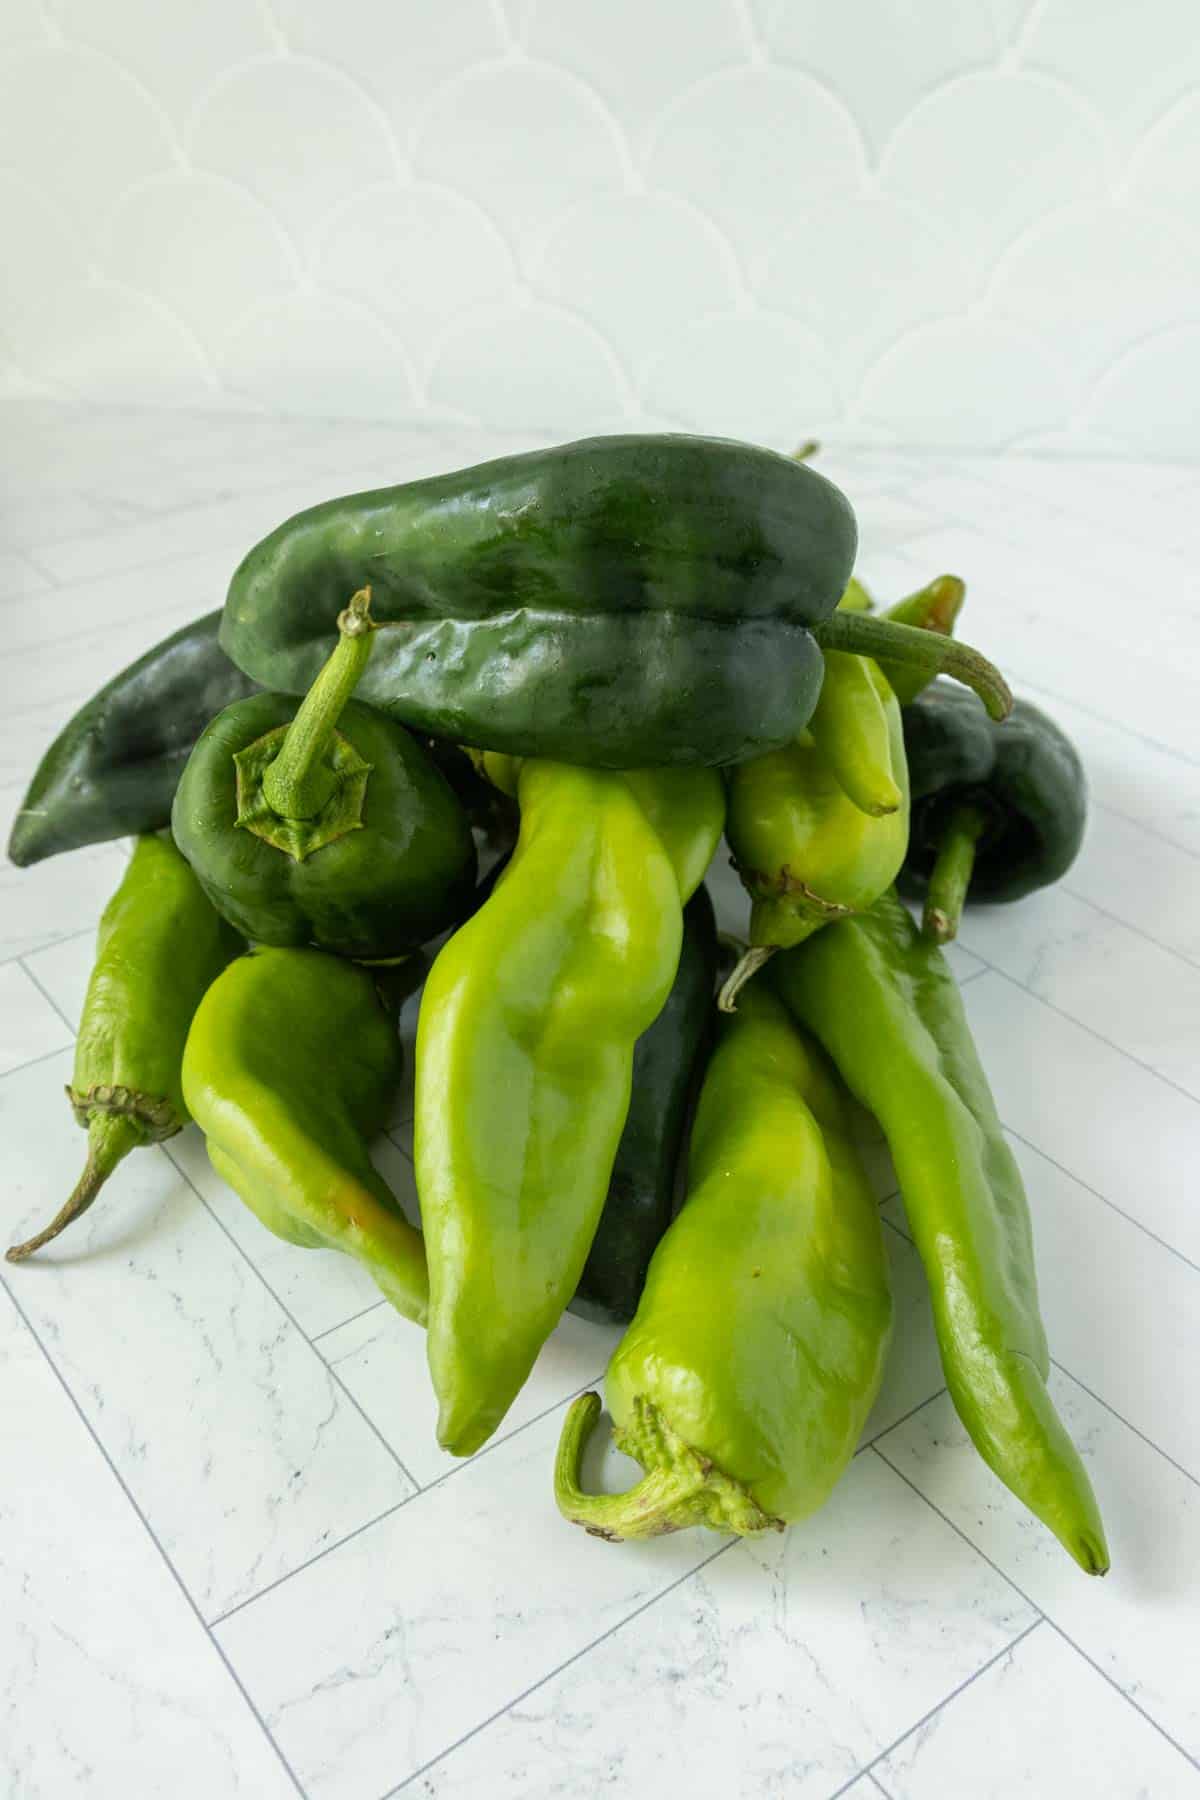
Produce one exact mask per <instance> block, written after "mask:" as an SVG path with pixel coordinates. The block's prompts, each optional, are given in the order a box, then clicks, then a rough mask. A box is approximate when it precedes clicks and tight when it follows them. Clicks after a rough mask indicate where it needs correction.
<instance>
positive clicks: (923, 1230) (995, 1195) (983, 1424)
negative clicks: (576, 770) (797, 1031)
mask: <svg viewBox="0 0 1200 1800" xmlns="http://www.w3.org/2000/svg"><path fill="white" fill-rule="evenodd" d="M770 979H771V981H772V982H773V984H774V986H775V988H776V989H777V991H778V992H779V993H780V994H781V995H782V997H783V999H784V1001H785V1003H786V1004H787V1006H788V1008H789V1010H790V1011H791V1012H792V1014H793V1015H794V1017H795V1018H797V1019H798V1020H799V1021H800V1023H801V1024H803V1025H805V1026H807V1027H808V1028H809V1029H810V1030H811V1031H812V1032H813V1033H814V1034H815V1035H816V1036H817V1037H818V1038H819V1039H820V1040H821V1042H822V1043H823V1044H824V1046H825V1048H826V1050H827V1051H828V1052H829V1054H830V1055H831V1056H832V1058H833V1060H834V1062H835V1063H836V1065H837V1068H838V1070H839V1073H840V1074H841V1076H842V1078H843V1079H844V1081H845V1082H846V1084H847V1086H848V1087H849V1088H850V1090H851V1092H852V1093H853V1094H854V1095H855V1097H856V1098H857V1099H858V1100H860V1101H861V1102H862V1104H863V1105H864V1106H866V1107H868V1108H869V1109H870V1111H872V1112H873V1113H874V1114H875V1116H876V1117H877V1119H878V1120H879V1123H880V1125H881V1126H882V1128H883V1131H884V1134H885V1136H886V1138H887V1141H888V1147H889V1149H890V1150H891V1153H892V1159H893V1161H894V1163H895V1166H896V1174H897V1175H898V1177H899V1180H900V1186H901V1190H902V1192H903V1194H904V1201H905V1206H906V1207H907V1210H908V1218H909V1223H910V1225H911V1226H912V1232H913V1237H914V1239H915V1241H916V1245H917V1250H918V1251H919V1253H920V1257H921V1261H922V1262H923V1264H924V1265H925V1274H926V1276H927V1278H928V1281H929V1297H930V1301H931V1303H932V1306H933V1319H934V1327H935V1329H936V1332H937V1339H938V1346H939V1348H940V1350H941V1355H942V1367H943V1369H944V1370H945V1374H946V1383H947V1386H948V1387H949V1389H950V1395H951V1398H952V1399H953V1401H954V1404H955V1406H956V1408H957V1409H958V1413H959V1416H960V1418H961V1419H962V1421H963V1424H964V1425H965V1426H966V1428H967V1430H968V1432H969V1433H970V1435H971V1438H972V1440H973V1441H974V1443H975V1446H976V1448H977V1449H978V1451H979V1453H980V1455H981V1456H982V1457H983V1458H984V1460H985V1462H987V1463H988V1465H989V1466H990V1467H991V1468H992V1469H993V1470H994V1471H995V1473H996V1474H997V1475H998V1476H999V1477H1000V1479H1001V1481H1003V1482H1004V1483H1005V1484H1006V1485H1007V1486H1008V1487H1010V1488H1011V1489H1012V1491H1013V1493H1014V1494H1016V1495H1017V1497H1018V1498H1019V1499H1020V1500H1022V1501H1023V1502H1024V1504H1025V1505H1026V1506H1027V1507H1028V1508H1029V1510H1030V1511H1031V1512H1032V1513H1033V1514H1035V1516H1036V1517H1037V1518H1039V1519H1041V1520H1042V1521H1043V1522H1044V1523H1045V1524H1047V1525H1048V1526H1049V1527H1050V1529H1051V1531H1053V1532H1054V1533H1055V1535H1056V1536H1057V1537H1058V1538H1059V1540H1060V1541H1061V1542H1062V1543H1063V1544H1064V1545H1065V1547H1066V1548H1067V1549H1068V1550H1069V1551H1070V1553H1071V1555H1072V1556H1073V1557H1074V1558H1075V1560H1076V1562H1078V1563H1079V1565H1080V1567H1081V1568H1083V1569H1085V1570H1086V1571H1087V1573H1088V1574H1090V1575H1103V1574H1104V1573H1105V1571H1106V1570H1107V1568H1108V1562H1109V1558H1108V1547H1107V1545H1106V1544H1105V1541H1104V1527H1103V1525H1102V1523H1101V1520H1100V1513H1099V1509H1098V1508H1097V1505H1096V1499H1095V1495H1094V1494H1093V1492H1092V1487H1091V1483H1090V1482H1089V1480H1088V1478H1087V1474H1086V1472H1085V1470H1084V1467H1083V1464H1082V1463H1081V1462H1080V1460H1079V1456H1078V1453H1077V1452H1076V1450H1075V1446H1074V1445H1073V1444H1072V1442H1071V1440H1070V1438H1069V1436H1068V1435H1067V1432H1066V1430H1065V1428H1064V1426H1063V1424H1062V1421H1061V1420H1060V1419H1059V1417H1058V1414H1057V1413H1056V1412H1055V1410H1054V1406H1053V1403H1052V1402H1051V1399H1050V1396H1049V1394H1048V1393H1047V1391H1046V1377H1047V1374H1048V1371H1049V1357H1048V1353H1047V1349H1046V1334H1045V1331H1044V1329H1043V1327H1042V1321H1041V1316H1040V1314H1039V1312H1038V1300H1037V1278H1036V1275H1035V1272H1034V1262H1033V1238H1032V1232H1031V1228H1030V1221H1029V1207H1028V1204H1027V1202H1026V1199H1025V1190H1024V1187H1023V1186H1022V1182H1021V1174H1020V1170H1019V1169H1018V1168H1017V1164H1016V1161H1015V1159H1014V1157H1013V1154H1012V1152H1011V1150H1010V1149H1009V1147H1008V1144H1007V1142H1006V1140H1005V1137H1004V1133H1003V1130H1002V1128H1001V1125H1000V1121H999V1119H998V1118H997V1116H996V1107H995V1102H994V1101H993V1099H992V1094H991V1090H990V1088H989V1087H988V1084H987V1077H986V1076H985V1075H984V1073H983V1070H982V1068H981V1067H980V1064H979V1058H978V1056H977V1054H976V1051H975V1046H974V1044H973V1043H972V1041H971V1034H970V1031H969V1028H968V1026H967V1021H966V1015H965V1013H964V1012H963V1005H962V1000H961V998H960V997H959V992H958V988H957V986H956V984H955V981H954V977H953V975H952V974H951V972H950V968H949V965H948V964H947V962H946V960H945V958H944V957H943V955H942V953H941V951H940V950H939V949H938V947H937V945H936V944H933V943H930V942H929V941H928V940H927V939H925V938H923V937H922V936H921V934H920V932H918V930H917V929H916V927H915V925H914V924H913V923H912V921H911V919H910V918H909V916H908V914H907V912H906V911H905V910H904V907H903V906H902V905H901V903H900V901H899V900H898V899H897V898H896V896H895V894H894V893H890V894H885V895H884V896H883V898H882V899H881V900H879V901H878V902H877V903H876V904H875V906H873V907H872V908H871V910H870V912H867V913H863V914H862V915H861V916H859V917H858V918H855V919H848V920H846V921H844V922H843V923H842V924H840V925H838V926H837V928H836V929H835V930H833V931H823V932H821V933H819V934H818V935H817V936H816V937H814V938H810V939H809V941H808V943H806V944H804V945H802V946H801V947H800V948H799V949H797V950H789V951H786V952H785V953H784V954H783V955H782V956H777V957H776V958H775V959H774V961H773V962H772V964H771V966H770Z"/></svg>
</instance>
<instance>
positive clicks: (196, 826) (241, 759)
mask: <svg viewBox="0 0 1200 1800" xmlns="http://www.w3.org/2000/svg"><path fill="white" fill-rule="evenodd" d="M338 631H339V640H338V645H337V648H336V649H335V650H334V652H333V654H332V656H330V658H329V660H328V662H327V663H326V665H325V667H324V668H323V670H322V671H321V673H320V675H319V676H318V677H317V680H316V681H315V682H314V684H313V686H312V688H311V690H310V691H309V694H308V696H307V698H306V699H305V701H304V703H303V705H302V706H301V707H300V709H299V711H298V712H297V711H296V709H295V706H294V704H293V702H292V701H290V700H289V699H287V698H286V696H284V695H282V694H256V695H254V696H253V697H252V698H250V699H248V700H241V701H239V702H238V703H237V704H236V705H235V706H230V707H226V709H225V711H224V712H222V713H220V714H219V715H218V717H217V718H215V719H214V720H213V721H212V723H211V725H209V726H208V728H207V730H206V731H205V732H204V734H203V736H202V737H201V738H200V741H199V743H198V744H197V745H196V748H195V749H194V750H193V752H192V754H191V756H190V758H189V759H188V764H187V767H186V768H185V769H184V772H183V775H182V778H181V779H180V783H179V788H178V791H177V792H176V795H175V805H174V809H173V812H172V823H173V828H174V832H175V839H176V842H177V843H178V845H179V847H180V849H181V850H182V851H183V853H184V855H185V856H186V857H187V859H188V861H189V862H190V863H191V865H192V867H193V869H194V870H195V871H196V874H197V876H198V877H199V879H200V881H201V883H202V884H203V886H204V888H205V890H206V892H207V893H208V894H209V896H210V898H211V899H212V902H213V904H214V906H216V907H217V908H218V909H219V910H220V912H221V913H222V914H223V915H224V916H225V918H227V919H228V920H229V921H230V923H231V924H233V925H236V926H237V928H238V930H239V931H241V932H242V933H243V935H244V936H246V937H248V938H250V939H252V940H253V941H254V942H256V943H262V944H273V945H277V946H287V945H299V944H307V943H314V944H317V945H320V946H322V947H323V948H325V949H327V950H335V951H338V952H340V953H341V954H342V955H344V956H353V957H363V958H373V957H385V956H394V955H400V954H403V953H404V952H406V951H408V950H411V949H413V948H415V946H416V945H418V944H421V943H423V942H425V941H426V940H427V939H428V938H431V937H435V936H436V935H437V934H438V932H440V931H443V930H444V929H445V928H446V926H447V925H450V924H452V923H453V922H454V920H455V919H456V918H458V917H459V916H460V915H461V913H462V911H463V910H464V908H465V907H466V905H467V904H468V902H469V899H470V894H471V888H472V884H473V881H474V876H475V845H474V841H473V839H472V837H471V830H470V826H469V825H468V823H467V819H466V815H465V814H464V813H463V810H462V808H461V807H460V806H459V804H458V802H457V800H456V799H455V798H454V795H453V793H452V792H451V790H450V788H449V786H448V784H447V783H446V781H445V780H444V778H443V777H442V776H441V775H440V774H439V773H438V771H437V770H436V769H435V768H434V767H433V765H432V763H431V762H430V761H429V759H428V758H427V757H426V756H425V754H424V752H423V751H422V750H421V748H420V746H419V745H418V744H417V743H416V742H415V740H414V739H413V738H412V737H411V736H410V735H409V733H408V732H406V731H405V730H404V728H403V726H401V725H397V724H396V723H395V721H394V720H391V719H384V718H381V717H380V716H379V715H378V714H377V713H375V712H373V711H371V709H370V708H369V707H365V706H360V705H357V704H356V703H355V702H354V701H353V700H351V699H350V697H349V696H350V694H351V693H352V692H353V691H354V689H355V687H356V686H357V684H358V682H359V680H360V678H361V676H362V672H363V669H364V668H365V667H366V666H367V662H368V658H369V656H370V652H371V645H372V642H373V637H374V633H373V630H372V625H371V618H370V596H369V594H368V593H367V591H366V590H364V591H363V592H361V593H359V594H356V595H355V596H354V598H353V600H352V601H351V602H350V605H349V606H348V607H347V608H346V610H345V611H344V612H343V613H342V614H341V615H340V617H339V620H338ZM293 715H294V716H293Z"/></svg>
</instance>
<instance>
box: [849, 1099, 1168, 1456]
mask: <svg viewBox="0 0 1200 1800" xmlns="http://www.w3.org/2000/svg"><path fill="white" fill-rule="evenodd" d="M1014 1135H1016V1134H1014ZM1021 1141H1022V1143H1024V1141H1025V1140H1024V1139H1023V1138H1022V1140H1021ZM1034 1148H1035V1149H1036V1145H1035V1146H1034ZM1047 1160H1048V1161H1049V1160H1052V1159H1050V1158H1048V1159H1047ZM1060 1166H1061V1165H1059V1164H1057V1163H1056V1164H1055V1167H1056V1168H1058V1167H1060ZM1064 1173H1066V1174H1068V1175H1069V1174H1070V1170H1069V1169H1068V1170H1065V1171H1064ZM1072 1179H1076V1178H1075V1177H1072ZM1082 1185H1084V1186H1086V1185H1087V1184H1086V1183H1083V1184H1082ZM1088 1192H1089V1193H1092V1192H1094V1189H1091V1188H1089V1189H1088ZM1097 1197H1098V1198H1099V1199H1103V1198H1104V1196H1103V1195H1102V1194H1101V1195H1098V1196H1097ZM1110 1204H1111V1202H1109V1201H1105V1205H1110ZM1122 1217H1125V1215H1124V1214H1122ZM883 1223H884V1224H885V1225H887V1226H889V1227H890V1228H891V1230H893V1231H894V1232H895V1233H896V1234H897V1236H899V1237H902V1238H903V1239H904V1240H905V1242H906V1243H909V1244H912V1246H913V1248H914V1250H915V1249H916V1244H915V1242H914V1240H913V1239H912V1238H911V1237H910V1236H909V1234H908V1232H906V1231H904V1230H902V1229H901V1227H900V1226H899V1225H896V1224H893V1222H892V1220H891V1219H884V1221H883ZM1130 1223H1131V1224H1134V1225H1136V1223H1137V1220H1136V1219H1132V1220H1130ZM1147 1235H1149V1236H1153V1233H1148V1234H1147ZM1155 1242H1156V1243H1161V1242H1162V1239H1161V1238H1156V1239H1155ZM1164 1247H1165V1248H1166V1249H1168V1250H1169V1249H1170V1248H1171V1246H1170V1245H1169V1244H1167V1245H1165V1246H1164ZM1183 1260H1184V1261H1186V1260H1187V1259H1186V1258H1184V1259H1183ZM1191 1266H1192V1265H1190V1264H1189V1267H1191ZM1050 1361H1051V1362H1052V1363H1053V1365H1054V1367H1055V1368H1056V1369H1057V1370H1058V1371H1059V1373H1060V1374H1062V1375H1065V1376H1066V1377H1067V1380H1068V1381H1073V1382H1074V1383H1075V1386H1076V1387H1079V1388H1082V1389H1083V1391H1084V1393H1085V1394H1090V1395H1091V1397H1092V1399H1093V1400H1094V1401H1095V1402H1096V1404H1097V1406H1102V1407H1103V1408H1104V1410H1105V1412H1107V1413H1111V1414H1112V1417H1113V1418H1114V1419H1116V1420H1117V1422H1118V1423H1119V1424H1121V1425H1124V1427H1125V1429H1126V1430H1127V1431H1132V1433H1133V1435H1134V1437H1138V1438H1141V1440H1142V1442H1143V1444H1145V1445H1146V1448H1147V1449H1148V1450H1153V1451H1154V1453H1155V1455H1156V1456H1161V1457H1162V1459H1163V1461H1164V1462H1165V1463H1169V1464H1170V1465H1171V1467H1172V1468H1173V1469H1174V1470H1175V1472H1176V1473H1177V1474H1179V1475H1182V1476H1183V1478H1184V1480H1185V1481H1190V1482H1191V1484H1192V1486H1193V1487H1200V1475H1194V1474H1193V1473H1192V1471H1191V1470H1190V1469H1189V1468H1186V1467H1185V1466H1184V1464H1183V1463H1181V1462H1177V1461H1176V1459H1175V1458H1174V1457H1173V1456H1172V1455H1171V1453H1170V1451H1169V1450H1164V1449H1163V1447H1162V1445H1161V1444H1156V1443H1155V1441H1154V1439H1153V1438H1152V1437H1147V1435H1146V1433H1145V1432H1144V1431H1143V1430H1142V1429H1141V1428H1140V1426H1137V1425H1134V1424H1133V1423H1132V1421H1131V1420H1129V1419H1127V1418H1126V1417H1125V1415H1124V1413H1119V1412H1118V1411H1117V1409H1116V1407H1115V1406H1113V1404H1112V1403H1111V1401H1109V1400H1106V1399H1105V1398H1104V1396H1103V1395H1102V1394H1098V1393H1097V1392H1096V1390H1095V1389H1094V1388H1090V1387H1089V1386H1088V1384H1087V1382H1086V1381H1080V1379H1079V1377H1078V1375H1076V1374H1075V1372H1074V1370H1073V1369H1068V1367H1067V1365H1066V1363H1064V1362H1060V1361H1059V1359H1058V1357H1057V1356H1052V1357H1051V1358H1050ZM948 1391H949V1390H948V1389H947V1388H945V1387H942V1388H939V1389H938V1393H937V1394H931V1395H930V1397H929V1400H936V1399H937V1398H938V1396H939V1395H940V1394H945V1393H947V1392H948ZM929 1400H923V1401H922V1402H921V1406H928V1405H929ZM920 1410H921V1407H920V1406H915V1407H914V1408H913V1412H910V1413H905V1415H904V1418H903V1419H897V1420H896V1425H903V1424H904V1422H905V1419H911V1418H912V1416H913V1413H917V1412H920ZM895 1428H896V1426H894V1425H888V1426H886V1427H885V1428H884V1430H883V1431H881V1432H877V1433H876V1435H875V1437H873V1438H872V1439H871V1440H870V1441H871V1443H872V1444H875V1443H877V1442H878V1440H879V1438H881V1437H886V1436H887V1434H888V1432H889V1431H894V1430H895ZM860 1448H861V1449H865V1448H866V1446H865V1445H860ZM856 1454H857V1452H856Z"/></svg>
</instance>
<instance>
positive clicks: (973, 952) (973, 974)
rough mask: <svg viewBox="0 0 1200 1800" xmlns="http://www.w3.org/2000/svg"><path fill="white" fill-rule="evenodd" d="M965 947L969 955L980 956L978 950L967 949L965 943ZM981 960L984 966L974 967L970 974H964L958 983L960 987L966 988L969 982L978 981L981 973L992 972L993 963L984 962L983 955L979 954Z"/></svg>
mask: <svg viewBox="0 0 1200 1800" xmlns="http://www.w3.org/2000/svg"><path fill="white" fill-rule="evenodd" d="M963 949H964V950H966V951H967V955H968V956H979V952H978V950H967V946H966V945H965V944H964V945H963ZM979 961H980V964H981V965H982V966H981V967H980V968H978V969H972V970H971V973H970V974H969V975H964V976H963V977H962V978H961V980H960V981H959V983H958V985H959V987H960V988H965V987H966V985H967V983H968V982H970V981H978V980H979V977H980V976H981V975H987V974H988V973H989V972H990V970H991V967H992V965H991V963H990V962H984V960H983V958H982V956H979Z"/></svg>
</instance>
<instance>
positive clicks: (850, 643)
mask: <svg viewBox="0 0 1200 1800" xmlns="http://www.w3.org/2000/svg"><path fill="white" fill-rule="evenodd" d="M812 634H813V636H814V637H815V638H816V640H817V642H818V644H820V646H821V648H822V649H823V650H848V651H849V652H850V653H851V654H852V655H855V656H872V657H874V658H875V659H876V660H877V661H878V660H890V661H891V662H894V663H901V664H910V665H912V666H913V667H915V668H922V669H927V670H929V671H930V673H931V675H932V674H941V675H949V676H950V677H951V678H952V679H953V680H954V681H961V682H962V683H963V684H964V686H966V687H969V688H973V689H974V691H975V692H976V693H977V694H978V695H979V698H980V699H981V700H982V701H983V704H984V706H985V707H986V708H987V710H988V712H989V714H990V715H991V717H992V718H993V719H1006V718H1007V717H1008V715H1009V713H1010V712H1011V711H1012V703H1013V700H1012V693H1011V692H1010V690H1009V686H1008V683H1007V682H1006V681H1005V679H1004V677H1003V675H1001V673H1000V671H999V669H997V668H996V667H995V666H994V665H993V664H992V663H990V662H989V661H988V660H987V657H986V656H983V655H981V654H980V652H979V651H978V650H973V649H972V648H971V646H970V645H969V644H961V643H959V641H958V640H957V638H951V637H942V636H941V634H940V633H939V632H936V631H922V630H918V629H917V627H916V626H913V625H898V624H896V623H895V622H894V621H893V620H891V619H877V618H874V617H873V616H872V615H871V614H870V613H862V612H834V613H831V614H830V616H829V617H828V618H827V619H823V620H822V621H821V623H820V624H819V625H814V626H813V627H812Z"/></svg>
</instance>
